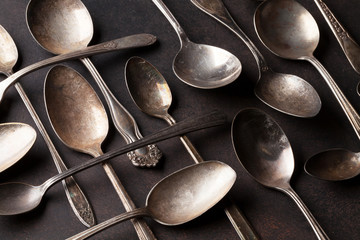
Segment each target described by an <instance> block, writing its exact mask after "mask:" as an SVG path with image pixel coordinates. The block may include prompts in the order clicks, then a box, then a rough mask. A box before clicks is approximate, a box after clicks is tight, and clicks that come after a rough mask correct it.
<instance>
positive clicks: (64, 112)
mask: <svg viewBox="0 0 360 240" xmlns="http://www.w3.org/2000/svg"><path fill="white" fill-rule="evenodd" d="M44 96H45V103H46V110H47V112H48V116H49V118H50V122H51V124H52V126H53V128H54V131H55V132H56V134H57V135H58V137H59V138H60V139H61V140H62V142H64V144H66V145H67V146H68V147H70V148H72V149H74V150H77V151H80V152H83V153H86V154H89V155H91V156H93V157H99V156H101V155H103V154H104V153H103V152H102V150H101V143H102V142H103V141H104V140H105V138H106V136H107V134H108V129H109V123H108V117H107V114H106V111H105V108H104V106H103V105H102V103H101V101H100V99H99V98H98V96H97V95H96V92H95V91H94V89H93V88H92V87H91V86H90V84H89V83H88V82H87V81H86V80H85V79H84V78H83V77H82V76H81V75H80V74H79V73H77V72H76V71H75V70H73V69H72V68H69V67H65V66H55V67H53V68H52V69H51V70H50V71H49V72H48V75H47V77H46V80H45V87H44ZM102 165H103V168H104V170H105V172H106V174H107V176H108V177H109V179H110V181H111V183H112V184H113V186H114V188H115V190H116V192H117V194H118V196H119V197H120V200H121V201H122V203H123V205H124V207H125V209H126V210H127V211H130V210H133V209H135V208H136V206H135V204H134V203H133V201H132V200H131V198H130V196H129V195H128V193H127V192H126V190H125V188H124V186H123V185H122V183H121V182H120V180H119V178H118V177H117V175H116V173H115V171H114V169H113V167H112V165H111V164H110V163H109V162H104V163H103V164H102ZM132 222H133V225H134V227H135V229H136V231H137V233H138V235H139V238H140V239H144V240H145V239H147V240H149V239H156V238H155V236H154V235H153V233H152V231H151V230H150V228H149V227H148V226H147V224H146V222H145V221H144V220H143V219H134V220H133V221H132Z"/></svg>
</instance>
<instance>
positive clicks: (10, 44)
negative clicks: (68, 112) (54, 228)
mask: <svg viewBox="0 0 360 240" xmlns="http://www.w3.org/2000/svg"><path fill="white" fill-rule="evenodd" d="M3 39H6V41H4V42H3V41H2V40H3ZM0 46H4V47H5V51H2V50H3V49H0V72H2V73H3V74H5V75H6V76H8V77H9V76H11V75H12V74H13V72H12V68H13V67H14V66H15V63H16V62H17V59H18V51H17V48H16V45H15V43H14V41H13V40H12V38H11V36H10V34H9V33H8V32H7V31H6V30H5V29H4V28H3V27H2V26H1V25H0ZM15 88H16V90H17V92H18V93H19V95H20V97H21V99H22V100H23V102H24V104H25V106H26V108H27V109H28V111H29V113H30V115H31V117H32V118H33V120H34V122H35V124H36V126H37V128H38V129H39V132H40V134H41V135H42V137H43V138H44V141H45V143H46V145H47V147H48V149H49V151H50V153H51V156H52V159H53V161H54V163H55V166H56V168H57V170H58V172H62V171H64V170H66V169H67V167H66V165H65V163H64V162H63V160H62V159H61V157H60V155H59V153H58V151H57V150H56V148H55V146H54V144H53V143H52V141H51V139H50V136H49V134H48V133H47V131H46V129H45V127H44V125H43V123H42V122H41V119H40V118H39V116H38V114H37V113H36V111H35V109H34V107H33V105H32V104H31V102H30V100H29V98H28V97H27V95H26V92H25V91H24V89H23V88H22V86H21V84H20V83H15ZM62 184H63V187H64V190H65V193H66V197H67V198H68V200H69V203H70V206H71V208H72V209H73V211H74V213H75V215H76V216H77V217H78V218H79V220H80V222H81V223H83V224H84V225H85V226H87V227H90V226H93V225H95V217H94V214H93V211H92V207H91V206H90V204H89V202H88V200H87V198H86V196H85V195H84V193H83V192H82V190H81V188H80V187H79V185H78V184H77V183H76V181H75V179H74V178H73V177H69V178H67V179H65V180H64V181H62Z"/></svg>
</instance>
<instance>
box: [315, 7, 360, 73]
mask: <svg viewBox="0 0 360 240" xmlns="http://www.w3.org/2000/svg"><path fill="white" fill-rule="evenodd" d="M314 1H315V3H316V5H317V7H318V8H319V10H320V12H321V13H322V15H323V16H324V18H325V20H326V22H327V23H328V25H329V27H330V29H331V31H332V32H333V33H334V35H335V37H336V39H337V40H338V42H339V44H340V46H341V48H342V50H343V52H344V53H345V56H346V57H347V59H348V61H349V62H350V64H351V66H352V67H353V69H354V70H355V71H356V72H357V73H358V74H360V46H359V45H358V44H357V43H356V42H355V40H354V39H353V38H352V37H351V36H350V35H349V33H348V32H347V31H346V30H345V28H344V27H343V26H342V25H341V23H340V22H339V21H338V20H337V19H336V17H335V16H334V14H333V13H332V12H331V11H330V9H329V8H328V6H327V5H326V4H325V3H324V2H323V1H322V0H314Z"/></svg>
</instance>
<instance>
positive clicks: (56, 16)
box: [26, 0, 162, 167]
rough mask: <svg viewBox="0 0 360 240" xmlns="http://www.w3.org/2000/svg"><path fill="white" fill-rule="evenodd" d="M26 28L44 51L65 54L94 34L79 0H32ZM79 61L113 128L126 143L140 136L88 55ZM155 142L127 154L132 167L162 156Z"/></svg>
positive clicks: (153, 161)
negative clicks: (97, 91) (95, 87)
mask: <svg viewBox="0 0 360 240" xmlns="http://www.w3.org/2000/svg"><path fill="white" fill-rule="evenodd" d="M26 20H27V24H28V28H29V30H30V32H31V34H32V36H33V37H34V39H35V40H36V41H37V43H38V44H39V45H40V46H42V47H43V48H44V49H45V50H47V51H49V52H51V53H53V54H65V53H69V52H72V51H75V50H80V49H83V48H85V47H87V45H88V44H89V42H90V40H91V39H92V36H93V23H92V19H91V16H90V13H89V12H88V10H87V8H86V6H85V5H84V4H83V3H82V1H80V0H67V1H63V0H40V1H39V0H31V1H30V2H29V4H28V6H27V9H26ZM80 60H81V62H82V63H83V64H84V65H85V66H86V68H87V69H88V70H89V71H90V73H91V75H92V76H93V77H94V79H95V81H96V83H97V84H98V86H99V88H100V90H101V92H102V93H103V95H104V97H105V100H106V103H107V105H108V107H109V110H110V114H111V118H112V120H113V123H114V125H115V128H116V129H117V130H118V132H119V133H120V134H121V136H122V137H123V138H124V139H125V141H126V142H127V143H130V142H133V141H135V140H137V139H139V138H141V137H142V135H141V133H140V131H139V128H138V126H137V124H136V122H135V119H134V118H133V117H132V116H131V114H130V113H129V112H128V111H127V110H126V109H125V107H124V106H122V105H121V104H120V102H119V101H118V100H117V99H116V98H115V96H114V95H113V94H112V92H111V91H110V89H109V88H108V86H107V85H106V83H105V82H104V80H103V79H102V77H101V75H100V74H99V72H98V71H97V69H96V68H95V66H94V65H93V63H92V62H91V61H90V59H89V58H81V59H80ZM161 155H162V154H161V152H160V150H159V149H158V148H157V147H156V146H155V145H149V146H147V147H146V148H142V149H137V150H136V151H133V152H131V153H129V154H128V157H129V158H130V160H131V161H132V163H133V164H134V165H135V166H142V167H152V166H155V165H156V164H157V163H158V161H159V159H160V158H161Z"/></svg>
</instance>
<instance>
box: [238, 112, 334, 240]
mask: <svg viewBox="0 0 360 240" xmlns="http://www.w3.org/2000/svg"><path fill="white" fill-rule="evenodd" d="M231 134H232V141H233V146H234V150H235V153H236V155H237V157H238V159H239V161H240V163H241V164H242V166H243V167H244V168H245V170H246V171H247V172H248V173H249V174H250V175H251V176H252V177H253V178H254V179H255V180H256V181H257V182H259V183H260V184H262V185H264V186H266V187H270V188H273V189H276V190H279V191H281V192H283V193H285V194H287V195H288V196H289V197H291V198H292V199H293V200H294V201H295V203H296V204H297V206H298V207H299V208H300V210H301V211H302V213H303V214H304V215H305V217H306V219H307V220H308V221H309V223H310V225H311V227H312V229H313V230H314V232H315V234H316V236H317V238H318V239H321V240H324V239H329V238H328V236H327V235H326V233H325V232H324V230H323V229H322V228H321V226H320V225H319V223H318V222H317V221H316V220H315V218H314V216H313V215H312V214H311V212H310V211H309V209H308V208H307V207H306V206H305V204H304V203H303V202H302V200H301V199H300V197H299V196H298V195H297V194H296V192H295V191H294V190H293V189H292V188H291V186H290V179H291V175H292V173H293V171H294V165H295V164H294V156H293V153H292V150H291V146H290V143H289V140H288V138H287V137H286V135H285V133H284V132H283V130H282V129H281V128H280V126H279V125H278V124H277V123H276V122H275V121H274V120H273V119H272V118H271V117H270V116H269V115H267V114H265V113H264V112H262V111H260V110H257V109H245V110H242V111H240V112H239V113H238V114H237V115H236V116H235V118H234V120H233V123H232V129H231Z"/></svg>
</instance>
